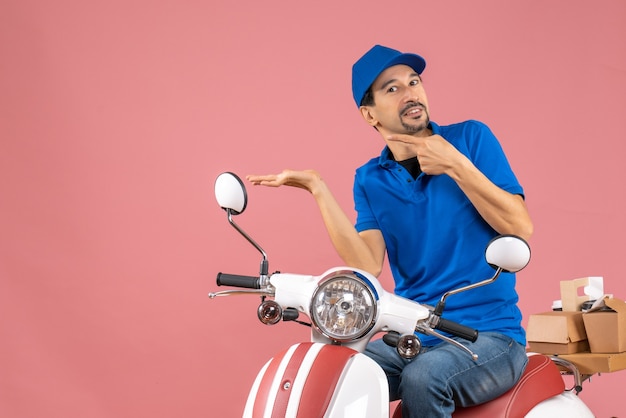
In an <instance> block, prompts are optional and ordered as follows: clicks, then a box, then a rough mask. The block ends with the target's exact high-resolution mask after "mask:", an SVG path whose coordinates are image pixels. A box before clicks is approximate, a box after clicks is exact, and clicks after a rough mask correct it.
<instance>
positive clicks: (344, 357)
mask: <svg viewBox="0 0 626 418" xmlns="http://www.w3.org/2000/svg"><path fill="white" fill-rule="evenodd" d="M355 354H357V352H356V351H354V350H352V349H350V348H346V347H341V346H336V345H325V346H324V347H323V348H322V350H321V351H320V352H319V353H318V355H317V357H316V358H315V362H314V363H313V366H312V367H311V371H310V372H309V376H308V377H307V379H306V382H305V384H304V389H303V391H302V398H301V399H300V405H299V406H298V417H299V418H300V417H302V418H307V417H321V416H323V415H324V413H325V412H326V409H328V405H329V404H330V401H331V399H332V397H333V394H334V392H335V387H336V386H337V382H338V381H339V378H340V377H341V374H342V373H343V371H344V368H345V366H346V363H347V362H348V361H349V360H350V359H351V358H352V357H353V356H354V355H355ZM282 416H283V417H284V415H282Z"/></svg>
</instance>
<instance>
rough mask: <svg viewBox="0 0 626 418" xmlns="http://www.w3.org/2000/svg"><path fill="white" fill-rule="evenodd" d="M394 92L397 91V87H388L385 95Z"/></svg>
mask: <svg viewBox="0 0 626 418" xmlns="http://www.w3.org/2000/svg"><path fill="white" fill-rule="evenodd" d="M395 91H398V88H397V87H395V86H394V87H389V88H388V89H387V93H393V92H395Z"/></svg>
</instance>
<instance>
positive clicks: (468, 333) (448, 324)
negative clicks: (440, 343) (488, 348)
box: [435, 318, 478, 342]
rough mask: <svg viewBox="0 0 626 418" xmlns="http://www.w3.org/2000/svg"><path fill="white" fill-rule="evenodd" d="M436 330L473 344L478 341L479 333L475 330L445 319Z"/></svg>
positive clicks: (441, 319) (442, 319)
mask: <svg viewBox="0 0 626 418" xmlns="http://www.w3.org/2000/svg"><path fill="white" fill-rule="evenodd" d="M435 328H436V329H438V330H441V331H444V332H447V333H449V334H452V335H456V336H457V337H461V338H464V339H466V340H468V341H471V342H475V341H476V340H477V339H478V331H477V330H475V329H474V328H470V327H466V326H465V325H461V324H459V323H457V322H453V321H449V320H447V319H444V318H440V319H439V323H438V324H437V326H436V327H435Z"/></svg>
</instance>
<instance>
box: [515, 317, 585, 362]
mask: <svg viewBox="0 0 626 418" xmlns="http://www.w3.org/2000/svg"><path fill="white" fill-rule="evenodd" d="M526 339H527V340H528V346H529V348H530V351H534V352H537V353H543V354H572V353H578V352H581V351H589V342H588V341H587V334H586V332H585V325H584V323H583V313H582V312H559V311H551V312H544V313H540V314H533V315H530V317H529V318H528V326H527V330H526Z"/></svg>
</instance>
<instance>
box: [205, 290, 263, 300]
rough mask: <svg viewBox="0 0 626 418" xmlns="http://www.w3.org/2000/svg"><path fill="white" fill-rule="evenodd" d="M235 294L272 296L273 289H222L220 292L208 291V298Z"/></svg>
mask: <svg viewBox="0 0 626 418" xmlns="http://www.w3.org/2000/svg"><path fill="white" fill-rule="evenodd" d="M236 295H261V296H274V291H273V290H269V289H254V290H239V289H237V290H222V291H220V292H211V293H209V299H215V298H216V297H219V296H236Z"/></svg>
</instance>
